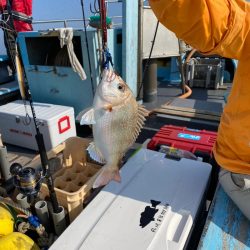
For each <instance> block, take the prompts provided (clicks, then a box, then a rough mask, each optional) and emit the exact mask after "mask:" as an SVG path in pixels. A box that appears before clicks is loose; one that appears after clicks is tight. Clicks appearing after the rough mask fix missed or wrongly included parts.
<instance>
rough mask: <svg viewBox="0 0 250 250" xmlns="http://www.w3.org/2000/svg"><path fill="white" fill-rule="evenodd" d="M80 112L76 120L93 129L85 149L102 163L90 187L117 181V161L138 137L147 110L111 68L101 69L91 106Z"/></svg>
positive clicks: (119, 160) (119, 177)
mask: <svg viewBox="0 0 250 250" xmlns="http://www.w3.org/2000/svg"><path fill="white" fill-rule="evenodd" d="M82 113H83V115H82ZM82 113H81V116H80V117H79V118H80V124H81V125H91V126H92V131H93V142H91V143H90V144H89V146H88V148H87V151H88V153H89V155H90V157H91V158H92V159H93V160H94V161H96V162H99V163H102V164H104V166H103V168H102V170H101V172H100V174H99V175H98V176H97V178H96V180H95V182H94V184H93V188H97V187H101V186H104V185H106V184H108V183H109V182H110V181H111V180H114V181H117V182H121V176H120V172H119V169H120V166H121V161H122V159H123V156H124V155H125V153H126V151H127V150H128V149H129V147H131V146H132V145H133V143H134V142H135V140H136V138H137V137H138V135H139V133H140V131H141V128H142V127H143V125H144V122H145V120H146V118H145V117H147V116H148V115H149V111H148V110H146V109H145V107H144V106H142V105H140V104H138V103H137V101H136V99H135V97H134V96H133V93H132V91H131V90H130V88H129V86H128V85H127V84H126V83H125V82H124V81H123V79H122V78H121V77H120V76H118V75H117V74H116V73H115V72H114V71H113V70H112V69H105V70H103V73H102V79H101V82H100V83H99V85H98V86H97V89H96V92H95V96H94V100H93V107H91V108H89V109H88V111H86V112H85V113H84V112H82Z"/></svg>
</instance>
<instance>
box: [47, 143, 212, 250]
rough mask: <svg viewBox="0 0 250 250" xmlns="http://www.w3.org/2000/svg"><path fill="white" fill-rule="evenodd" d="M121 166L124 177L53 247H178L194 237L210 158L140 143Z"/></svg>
mask: <svg viewBox="0 0 250 250" xmlns="http://www.w3.org/2000/svg"><path fill="white" fill-rule="evenodd" d="M120 172H121V183H117V182H114V181H112V182H110V183H109V184H108V185H107V186H106V187H105V188H103V189H102V190H101V191H100V193H99V194H98V195H97V196H96V197H95V198H94V199H93V200H92V201H91V202H90V203H89V205H88V206H87V207H86V208H85V209H84V210H83V211H82V212H81V214H80V215H79V216H78V217H77V218H76V219H75V220H74V221H73V223H71V224H70V225H69V227H68V228H67V229H66V230H65V231H64V232H63V233H62V234H61V236H60V237H59V238H58V239H57V240H56V241H55V242H54V244H53V245H52V246H51V247H50V250H57V249H60V250H68V249H71V250H74V249H81V250H83V249H86V250H90V249H91V250H99V249H102V250H110V249H119V250H128V249H137V250H145V249H148V250H160V249H169V250H173V249H174V250H179V249H183V248H184V247H186V246H187V244H189V243H190V242H192V240H190V241H189V237H190V236H191V232H192V230H193V228H194V226H195V224H196V219H197V215H198V214H199V211H200V210H202V209H201V207H202V204H203V201H204V200H205V197H206V196H205V193H206V189H207V184H208V181H209V176H210V172H211V165H210V164H208V163H204V162H200V161H194V160H189V159H184V158H183V159H181V160H180V161H174V160H171V159H167V158H165V155H164V154H163V153H160V152H156V151H152V150H148V149H144V148H142V149H140V150H139V151H138V152H137V153H136V154H135V155H133V156H132V157H131V158H129V160H128V161H127V162H126V164H125V165H124V166H123V167H122V168H121V170H120ZM197 223H198V222H197ZM193 249H194V248H193Z"/></svg>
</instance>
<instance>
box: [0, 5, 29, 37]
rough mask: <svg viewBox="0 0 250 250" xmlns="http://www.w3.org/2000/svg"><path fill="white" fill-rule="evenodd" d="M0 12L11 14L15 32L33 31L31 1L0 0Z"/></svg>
mask: <svg viewBox="0 0 250 250" xmlns="http://www.w3.org/2000/svg"><path fill="white" fill-rule="evenodd" d="M0 12H1V13H2V15H10V14H11V16H12V18H13V22H14V28H15V30H16V31H17V32H20V31H31V30H33V28H32V0H9V1H8V0H0Z"/></svg>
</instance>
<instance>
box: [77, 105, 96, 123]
mask: <svg viewBox="0 0 250 250" xmlns="http://www.w3.org/2000/svg"><path fill="white" fill-rule="evenodd" d="M95 123H96V122H95V117H94V109H93V108H91V109H90V110H89V111H87V112H86V113H84V114H83V115H82V117H81V120H80V124H81V125H90V124H95Z"/></svg>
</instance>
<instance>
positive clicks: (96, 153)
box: [87, 142, 105, 164]
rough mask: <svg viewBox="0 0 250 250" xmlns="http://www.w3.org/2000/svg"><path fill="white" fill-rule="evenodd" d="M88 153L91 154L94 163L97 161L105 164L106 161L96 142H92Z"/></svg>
mask: <svg viewBox="0 0 250 250" xmlns="http://www.w3.org/2000/svg"><path fill="white" fill-rule="evenodd" d="M87 151H88V152H89V155H90V157H91V159H93V160H94V161H97V162H99V163H102V164H104V163H105V159H104V157H103V155H102V153H101V151H100V150H99V149H98V148H97V147H96V145H95V143H94V142H91V143H90V144H89V146H88V148H87Z"/></svg>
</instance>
